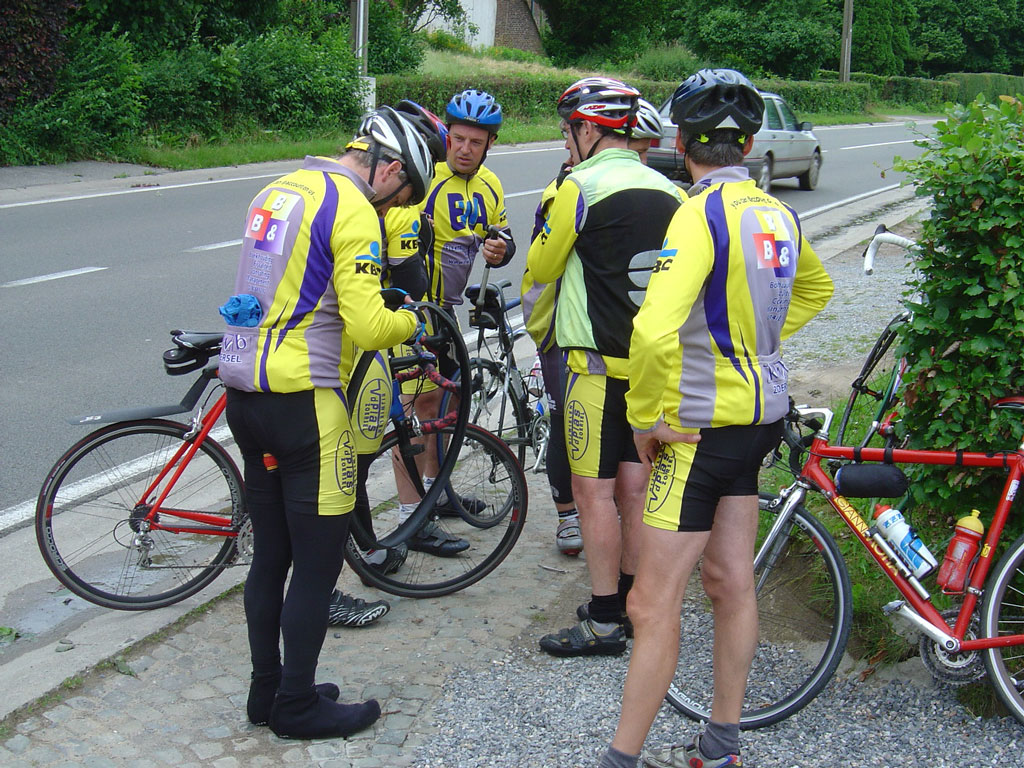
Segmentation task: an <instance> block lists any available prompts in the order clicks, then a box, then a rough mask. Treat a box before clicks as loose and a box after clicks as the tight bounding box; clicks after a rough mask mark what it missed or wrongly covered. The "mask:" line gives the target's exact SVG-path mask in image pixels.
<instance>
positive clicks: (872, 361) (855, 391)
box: [835, 312, 910, 446]
mask: <svg viewBox="0 0 1024 768" xmlns="http://www.w3.org/2000/svg"><path fill="white" fill-rule="evenodd" d="M909 316H910V314H909V313H908V312H901V313H900V314H898V315H896V317H894V318H893V319H892V320H890V321H889V323H888V324H887V325H886V326H885V328H884V329H883V330H882V333H881V334H879V336H878V338H877V339H876V340H875V343H874V346H872V347H871V351H870V352H868V355H867V357H866V358H865V360H864V365H863V366H862V367H861V369H860V373H859V374H858V376H857V379H856V381H855V382H854V385H853V386H852V387H851V391H850V396H849V398H847V401H846V407H845V408H844V409H843V415H842V416H841V417H840V419H839V428H838V430H837V433H836V443H835V444H836V445H847V444H849V445H854V443H853V442H850V443H848V442H847V438H850V437H852V438H854V439H855V441H856V444H857V445H861V446H866V445H867V444H868V443H869V442H870V440H871V438H872V437H873V436H874V431H873V430H872V428H871V425H872V424H877V423H878V422H879V421H881V419H882V418H883V417H884V416H885V415H886V413H887V412H888V411H890V410H891V409H892V408H894V407H895V405H896V402H897V400H898V398H899V393H898V392H897V391H896V390H897V389H898V384H899V379H898V378H897V376H896V374H897V371H899V367H898V366H899V363H900V359H899V358H898V357H897V356H896V354H895V350H894V349H893V345H894V344H895V342H896V340H897V339H898V338H899V332H898V328H899V327H900V326H901V325H903V324H904V323H906V322H907V319H908V318H909ZM857 382H860V383H861V385H860V386H857ZM848 433H850V434H848Z"/></svg>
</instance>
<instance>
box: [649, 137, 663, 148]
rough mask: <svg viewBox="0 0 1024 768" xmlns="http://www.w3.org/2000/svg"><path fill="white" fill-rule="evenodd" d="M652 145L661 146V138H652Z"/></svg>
mask: <svg viewBox="0 0 1024 768" xmlns="http://www.w3.org/2000/svg"><path fill="white" fill-rule="evenodd" d="M651 146H652V147H660V146H661V139H651Z"/></svg>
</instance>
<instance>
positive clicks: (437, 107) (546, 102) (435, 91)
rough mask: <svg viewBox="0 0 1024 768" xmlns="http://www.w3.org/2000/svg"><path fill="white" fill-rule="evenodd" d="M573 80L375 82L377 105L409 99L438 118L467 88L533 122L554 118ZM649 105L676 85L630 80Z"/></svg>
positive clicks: (415, 78) (512, 116)
mask: <svg viewBox="0 0 1024 768" xmlns="http://www.w3.org/2000/svg"><path fill="white" fill-rule="evenodd" d="M574 79H575V78H573V77H571V76H563V75H526V74H517V75H476V76H472V77H438V76H435V75H409V76H403V77H393V76H386V77H379V78H377V103H378V104H394V103H396V102H397V101H398V100H399V99H412V100H414V101H416V102H418V103H420V104H422V105H423V106H425V107H427V108H428V109H430V110H432V111H434V112H436V113H437V114H439V115H443V114H444V108H445V105H446V104H447V103H448V102H449V100H450V99H451V98H452V96H453V95H455V94H456V93H458V92H460V91H462V90H464V89H466V88H479V89H481V90H484V91H487V92H488V93H490V94H491V95H492V96H494V98H495V99H496V100H497V101H498V103H499V104H501V110H502V114H503V116H504V118H505V120H533V119H536V118H544V117H553V116H554V114H555V104H557V103H558V97H559V96H561V95H562V93H564V92H565V89H566V87H567V86H568V85H570V84H571V83H572V82H573V80H574ZM629 84H630V85H632V86H634V87H636V88H638V89H639V90H640V92H641V93H642V94H643V95H644V98H646V99H647V100H648V101H650V102H651V103H653V104H660V103H661V102H663V101H664V100H665V99H667V98H668V97H669V96H671V95H672V92H673V91H674V90H675V87H676V86H677V85H678V83H677V82H671V81H656V80H641V79H637V78H631V79H629Z"/></svg>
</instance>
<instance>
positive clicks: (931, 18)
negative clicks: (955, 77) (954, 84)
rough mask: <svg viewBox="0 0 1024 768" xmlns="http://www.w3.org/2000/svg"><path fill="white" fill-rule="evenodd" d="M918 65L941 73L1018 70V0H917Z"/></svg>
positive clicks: (1020, 15)
mask: <svg viewBox="0 0 1024 768" xmlns="http://www.w3.org/2000/svg"><path fill="white" fill-rule="evenodd" d="M917 2H918V22H917V28H916V30H915V34H914V38H913V39H914V41H915V42H916V43H917V45H919V46H920V47H921V67H922V68H923V69H924V70H925V72H927V73H929V74H932V75H937V74H944V73H946V72H1003V73H1010V72H1018V73H1019V72H1020V71H1021V65H1022V60H1021V40H1020V37H1021V36H1020V24H1021V20H1022V14H1021V10H1022V9H1021V3H1020V2H1019V1H1018V0H917Z"/></svg>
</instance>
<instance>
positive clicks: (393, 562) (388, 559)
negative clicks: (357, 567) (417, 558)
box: [359, 544, 409, 587]
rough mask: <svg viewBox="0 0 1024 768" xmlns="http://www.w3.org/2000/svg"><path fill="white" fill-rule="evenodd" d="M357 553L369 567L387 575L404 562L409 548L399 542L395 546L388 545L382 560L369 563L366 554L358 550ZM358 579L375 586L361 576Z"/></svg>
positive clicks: (367, 584) (369, 585)
mask: <svg viewBox="0 0 1024 768" xmlns="http://www.w3.org/2000/svg"><path fill="white" fill-rule="evenodd" d="M359 555H360V557H362V558H363V562H365V563H366V564H367V565H368V566H369V567H370V568H372V569H373V570H375V571H377V572H378V573H382V574H384V575H385V576H387V575H388V574H392V573H394V572H395V571H397V570H398V569H399V568H401V567H402V566H403V565H404V564H405V558H406V557H408V556H409V548H408V547H406V546H405V544H399V545H398V546H396V547H388V549H387V554H386V555H385V556H384V561H383V562H381V563H371V562H370V561H369V560H367V559H366V555H364V554H363V553H362V552H359ZM359 580H360V581H361V582H363V584H365V585H366V586H368V587H373V586H376V585H375V584H373V583H371V582H370V581H367V580H366V579H364V578H363V577H362V576H360V577H359Z"/></svg>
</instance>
